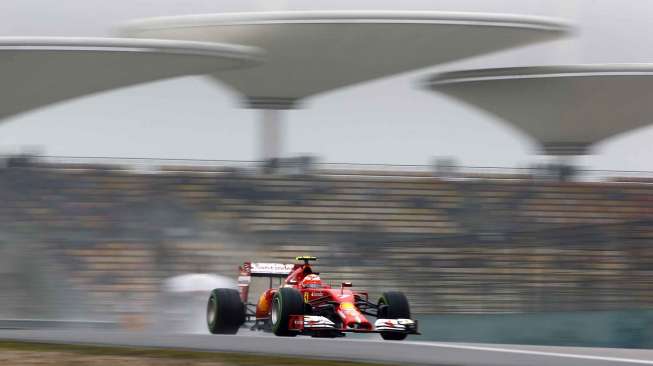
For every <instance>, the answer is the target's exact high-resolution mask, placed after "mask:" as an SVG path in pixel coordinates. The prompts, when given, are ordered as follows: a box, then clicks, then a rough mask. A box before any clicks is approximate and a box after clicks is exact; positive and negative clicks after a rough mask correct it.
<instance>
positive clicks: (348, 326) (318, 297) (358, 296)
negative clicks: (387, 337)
mask: <svg viewBox="0 0 653 366" xmlns="http://www.w3.org/2000/svg"><path fill="white" fill-rule="evenodd" d="M249 265H250V264H249V263H245V264H244V265H243V267H241V271H240V272H241V273H240V275H241V277H240V278H239V280H240V279H242V280H243V281H239V284H240V290H241V297H242V300H243V302H245V303H247V298H248V291H249V276H250V275H251V273H250V271H249V268H248V266H249ZM310 274H313V270H312V268H311V266H310V264H308V263H306V264H295V265H294V267H293V269H292V271H291V272H290V274H289V275H288V276H287V277H285V279H284V280H283V282H282V283H281V287H293V288H296V289H297V290H299V291H300V292H301V294H302V297H303V299H304V302H305V303H306V304H308V305H310V306H311V307H313V308H320V307H321V306H324V305H327V306H328V304H332V305H333V307H334V310H335V311H334V313H335V314H337V318H335V317H332V318H331V319H330V320H331V321H333V322H334V323H335V324H336V329H337V330H339V331H350V332H366V331H372V329H373V326H372V324H371V323H370V322H369V321H368V320H367V318H366V317H365V316H364V315H363V314H362V313H361V312H360V310H359V309H358V307H357V306H356V303H357V302H358V301H367V300H368V294H367V292H360V291H352V290H351V289H349V288H348V287H345V286H344V285H343V286H342V287H339V288H332V287H331V286H329V285H327V284H324V283H322V282H320V284H319V285H317V286H316V285H313V287H311V288H309V287H305V286H302V280H304V277H305V276H307V275H310ZM277 291H278V289H277V288H269V289H268V290H266V291H265V292H263V293H262V294H261V296H260V297H259V299H258V302H257V304H256V313H255V314H256V321H257V322H266V321H269V319H270V315H271V314H270V313H271V310H272V306H271V305H272V298H273V296H274V294H275V293H276V292H277ZM334 318H335V319H334ZM289 328H291V329H296V330H299V331H302V330H303V328H304V322H303V318H302V316H301V315H300V316H296V317H291V319H290V324H289Z"/></svg>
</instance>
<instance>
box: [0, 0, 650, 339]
mask: <svg viewBox="0 0 653 366" xmlns="http://www.w3.org/2000/svg"><path fill="white" fill-rule="evenodd" d="M388 8H391V9H397V10H443V11H471V12H492V13H514V14H526V15H543V16H550V17H557V18H562V19H566V20H568V21H569V22H570V23H571V24H573V25H574V27H576V28H577V31H576V33H575V34H574V35H573V36H571V37H567V38H563V39H560V40H556V41H552V42H546V43H541V44H536V45H532V46H526V47H522V48H519V49H516V50H509V51H503V52H501V53H495V54H490V55H485V56H478V57H473V58H470V59H466V60H463V61H459V62H455V63H447V64H443V65H439V66H437V67H431V68H428V69H423V70H419V71H416V72H410V73H404V74H401V75H399V76H393V77H390V78H384V79H381V80H375V81H372V82H367V83H362V84H357V85H354V86H350V87H346V88H342V89H338V90H335V91H331V92H327V93H323V94H319V95H317V96H315V97H310V98H308V99H307V100H306V101H305V102H304V103H303V104H302V106H301V108H299V109H294V110H291V111H288V112H287V113H286V121H287V124H286V126H285V130H284V131H285V132H284V133H285V134H284V140H285V144H284V149H283V151H282V154H281V155H280V156H278V157H276V158H274V159H268V160H261V159H259V156H258V155H257V150H258V147H257V146H256V141H257V140H256V139H255V138H252V136H253V135H256V134H257V124H256V123H257V116H258V114H257V113H258V112H256V111H252V110H248V109H241V108H238V106H239V98H240V97H239V96H238V95H237V94H236V93H235V92H234V91H232V90H231V89H230V88H229V87H228V86H225V85H223V84H220V83H216V81H215V80H212V79H209V78H206V77H199V76H193V77H183V78H177V79H171V80H165V81H160V82H154V83H148V84H143V85H138V86H133V87H128V88H122V89H118V90H114V91H109V92H104V93H101V94H95V95H90V96H85V97H82V98H76V99H74V100H71V101H67V102H64V103H58V104H56V105H52V106H48V107H45V108H40V109H38V110H35V111H30V112H29V113H22V114H20V115H15V116H12V117H10V118H9V119H6V120H3V121H2V122H3V123H2V124H0V152H1V153H2V156H3V158H2V162H1V164H0V319H2V320H0V323H2V322H5V323H4V324H14V325H16V324H17V325H16V326H24V324H27V323H29V322H30V321H48V322H49V321H52V324H61V322H64V323H65V322H68V324H75V325H79V324H81V323H85V322H90V323H88V324H92V325H93V326H98V327H110V328H114V327H118V328H123V329H134V330H141V329H151V328H153V327H158V328H157V329H162V328H164V329H166V330H168V331H179V332H206V331H205V329H204V328H203V327H204V325H203V323H202V320H201V319H203V314H204V313H203V312H204V302H205V298H206V293H207V287H217V285H216V284H227V285H230V286H233V285H234V284H233V282H229V281H231V280H233V279H235V278H236V276H237V270H238V265H240V264H242V263H243V262H244V261H248V260H251V261H261V262H265V261H272V262H281V263H286V262H289V260H290V259H291V258H293V257H295V256H296V255H300V254H310V255H315V256H317V257H318V258H319V262H318V263H317V267H318V268H319V271H320V272H321V273H322V276H323V277H324V278H325V279H327V280H329V281H334V282H339V281H343V280H351V281H352V282H353V284H354V287H355V288H357V289H361V290H363V289H365V290H368V291H370V293H371V295H372V296H371V297H375V296H378V295H379V294H380V293H381V292H383V291H387V290H391V289H401V290H403V291H405V292H406V293H407V295H408V297H409V299H410V302H411V307H412V310H413V312H414V313H416V314H417V317H418V319H420V321H421V327H422V331H423V333H424V336H423V337H422V338H420V340H422V339H423V340H438V341H461V342H499V343H532V344H558V345H587V346H606V347H650V346H653V292H652V290H653V279H652V278H651V275H652V274H653V246H652V245H653V226H652V223H653V185H652V184H653V167H651V163H650V156H651V154H653V144H651V143H650V141H651V139H652V138H653V128H651V127H645V128H639V129H636V130H629V131H627V132H625V133H622V134H618V135H615V136H614V137H610V138H609V139H606V140H602V141H600V142H599V143H598V144H597V145H596V146H594V147H593V149H592V154H590V155H583V156H578V157H575V158H574V159H573V160H563V161H560V160H558V159H555V158H552V157H551V156H546V155H542V153H541V152H540V150H538V147H537V143H536V142H535V141H534V140H533V139H532V138H531V137H528V136H527V135H525V134H524V133H522V132H520V131H518V130H517V129H516V128H514V127H511V125H509V124H507V123H506V122H504V121H502V120H500V119H498V117H494V116H492V115H490V114H488V113H486V112H483V111H481V110H479V109H475V108H472V107H469V106H467V105H464V104H462V103H460V102H458V101H456V100H454V99H451V98H448V97H446V96H444V95H440V94H436V93H433V92H431V91H429V90H426V89H425V88H423V87H422V86H421V84H420V82H421V81H422V80H424V79H425V78H427V77H428V76H430V75H432V74H433V73H434V72H443V71H451V70H458V69H467V68H481V67H483V68H485V67H504V66H522V65H555V64H570V63H608V62H629V63H632V62H649V61H651V60H653V46H652V45H650V44H648V43H646V42H642V39H641V36H642V35H643V34H647V33H650V32H651V31H653V24H651V22H650V21H649V17H648V15H649V14H651V11H652V10H653V4H652V3H650V2H648V1H644V0H641V1H637V0H628V1H620V2H615V1H609V0H578V1H550V0H547V1H544V0H542V1H535V0H533V1H525V0H502V1H499V0H496V1H492V0H483V1H481V0H476V1H471V0H469V1H463V0H456V1H453V0H452V1H434V0H430V1H402V2H401V4H399V3H397V2H393V1H356V2H352V1H335V0H333V1H319V2H311V3H310V4H307V3H305V2H301V1H222V2H219V3H216V2H213V1H199V0H197V1H184V2H179V1H172V0H170V1H168V0H165V1H164V0H156V1H153V0H152V1H149V0H140V1H117V0H116V1H112V2H106V1H98V0H85V1H67V2H64V3H62V2H60V1H56V2H55V1H50V0H21V1H13V0H12V1H9V0H6V1H3V2H2V3H1V4H0V36H16V35H21V36H35V35H48V36H51V35H57V36H111V35H115V34H116V29H117V27H118V26H120V25H121V24H123V23H124V22H126V21H129V20H131V19H134V18H142V17H152V16H162V15H183V14H197V13H220V12H236V11H238V12H241V11H242V12H249V11H263V10H265V11H272V10H284V11H285V10H334V9H339V10H340V9H344V10H351V9H388ZM644 117H646V116H644ZM616 123H618V122H616ZM198 132H201V133H198ZM198 273H199V274H204V275H210V276H216V275H217V276H220V277H206V276H205V277H201V278H199V279H198V278H187V281H181V284H179V281H177V282H175V280H174V278H177V277H178V276H185V275H188V274H198ZM223 276H224V277H223ZM197 283H200V285H197V287H196V286H195V285H196V284H197ZM195 297H196V298H197V299H199V300H197V301H196V303H195V302H193V301H194V300H192V299H193V298H195ZM193 304H194V305H193ZM196 314H199V315H200V317H201V319H200V320H199V321H197V323H195V324H199V325H196V326H188V325H187V323H184V324H181V325H180V324H178V323H175V322H176V321H177V320H179V319H182V320H183V319H187V317H193V316H195V315H196ZM11 322H13V323H11ZM182 322H183V321H182ZM41 324H43V323H41Z"/></svg>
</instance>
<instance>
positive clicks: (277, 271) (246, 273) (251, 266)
mask: <svg viewBox="0 0 653 366" xmlns="http://www.w3.org/2000/svg"><path fill="white" fill-rule="evenodd" d="M297 266H298V265H296V264H283V263H262V262H245V263H243V265H242V266H240V267H239V268H238V269H239V275H238V289H239V290H240V298H241V300H243V303H245V304H246V303H247V298H248V295H249V285H250V283H251V282H252V277H267V278H270V286H272V278H286V277H287V276H288V275H289V274H290V273H291V272H292V271H293V270H294V269H295V268H297Z"/></svg>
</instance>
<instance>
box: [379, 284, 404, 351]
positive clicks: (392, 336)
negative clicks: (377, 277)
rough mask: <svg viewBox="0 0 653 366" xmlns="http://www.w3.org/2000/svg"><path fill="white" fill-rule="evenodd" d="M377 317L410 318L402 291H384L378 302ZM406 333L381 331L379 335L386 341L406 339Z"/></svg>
mask: <svg viewBox="0 0 653 366" xmlns="http://www.w3.org/2000/svg"><path fill="white" fill-rule="evenodd" d="M378 305H379V307H378V311H377V318H379V319H384V318H385V319H410V306H409V305H408V299H407V298H406V295H404V293H403V292H398V291H391V292H384V293H383V294H382V295H381V298H380V299H379V303H378ZM407 336H408V335H407V334H406V333H399V332H381V337H382V338H383V339H385V340H387V341H401V340H404V339H406V337H407Z"/></svg>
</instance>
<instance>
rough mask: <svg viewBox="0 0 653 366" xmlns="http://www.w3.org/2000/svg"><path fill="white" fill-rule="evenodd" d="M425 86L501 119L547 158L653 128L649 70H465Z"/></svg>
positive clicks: (617, 66)
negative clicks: (649, 125) (528, 137)
mask: <svg viewBox="0 0 653 366" xmlns="http://www.w3.org/2000/svg"><path fill="white" fill-rule="evenodd" d="M427 84H428V87H430V88H431V89H432V90H435V91H438V92H442V93H444V94H446V95H448V96H451V97H454V98H457V99H459V100H461V101H464V102H466V103H468V104H470V105H473V106H476V107H478V108H481V109H483V110H485V111H487V112H489V113H491V114H494V115H496V116H498V117H500V118H502V119H504V120H505V121H507V122H508V123H510V124H511V125H513V126H514V127H516V128H517V129H519V130H521V131H523V132H525V133H526V134H528V135H529V136H531V137H532V138H534V139H535V140H537V141H538V142H539V143H540V144H541V146H542V148H543V149H544V151H545V152H546V153H548V154H551V155H579V154H584V153H587V150H588V148H589V147H590V146H591V145H592V144H595V143H597V142H599V141H601V140H604V139H606V138H609V137H612V136H614V135H617V134H620V133H622V132H626V131H629V130H633V129H636V128H638V127H642V126H645V125H648V124H650V123H652V122H653V64H615V65H571V66H544V67H514V68H500V69H485V70H468V71H459V72H451V73H444V74H439V75H436V76H434V77H433V78H431V79H430V80H429V81H428V82H427Z"/></svg>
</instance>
